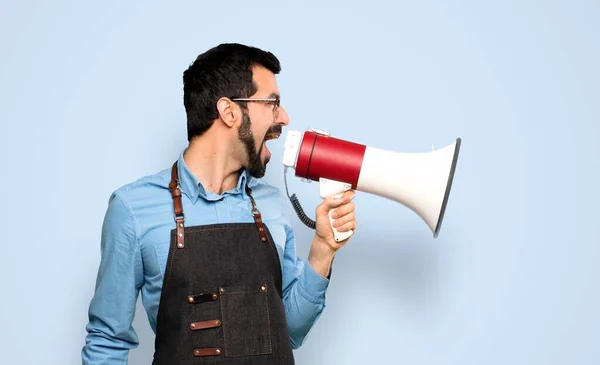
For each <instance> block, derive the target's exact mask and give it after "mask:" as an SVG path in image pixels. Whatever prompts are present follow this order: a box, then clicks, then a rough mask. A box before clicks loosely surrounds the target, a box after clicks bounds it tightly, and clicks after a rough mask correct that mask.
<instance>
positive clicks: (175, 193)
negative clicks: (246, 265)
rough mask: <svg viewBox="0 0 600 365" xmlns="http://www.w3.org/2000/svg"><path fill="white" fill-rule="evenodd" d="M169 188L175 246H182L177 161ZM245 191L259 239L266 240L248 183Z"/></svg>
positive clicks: (181, 204) (182, 227)
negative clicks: (174, 230) (175, 235)
mask: <svg viewBox="0 0 600 365" xmlns="http://www.w3.org/2000/svg"><path fill="white" fill-rule="evenodd" d="M169 190H170V191H171V196H172V197H173V207H174V208H175V223H176V224H177V232H176V234H177V248H184V247H185V244H184V240H183V239H184V236H185V235H184V234H183V229H184V224H183V222H184V221H185V214H184V213H183V203H182V202H181V185H179V174H178V170H177V161H175V163H174V164H173V167H172V168H171V182H169ZM246 193H247V194H248V196H249V197H250V201H251V202H252V217H253V218H254V223H256V228H257V229H258V234H259V236H260V239H261V240H262V241H263V242H266V241H267V232H266V231H265V227H264V225H263V222H262V216H261V214H260V211H259V210H258V208H257V207H256V202H255V201H254V197H252V189H250V187H249V186H248V185H246Z"/></svg>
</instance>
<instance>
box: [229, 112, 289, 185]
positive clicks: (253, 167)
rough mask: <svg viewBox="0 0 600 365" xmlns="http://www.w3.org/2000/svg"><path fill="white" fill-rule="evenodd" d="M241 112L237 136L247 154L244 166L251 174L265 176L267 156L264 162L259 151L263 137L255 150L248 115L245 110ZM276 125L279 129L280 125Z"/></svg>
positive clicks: (263, 142)
mask: <svg viewBox="0 0 600 365" xmlns="http://www.w3.org/2000/svg"><path fill="white" fill-rule="evenodd" d="M242 113H243V118H242V125H241V126H240V129H239V130H238V138H239V139H240V141H241V142H242V143H243V144H244V147H245V149H246V155H247V156H248V166H246V168H247V169H248V172H249V173H250V175H251V176H253V177H256V178H261V177H263V176H265V172H266V171H267V163H269V158H267V159H266V160H265V162H264V163H263V162H262V161H261V160H260V153H261V151H262V149H263V145H264V144H265V141H264V139H263V141H262V143H261V144H260V148H259V149H258V152H257V151H256V147H255V146H256V143H255V142H256V141H255V140H254V136H253V135H252V131H251V130H250V125H251V122H250V116H249V115H248V113H247V112H246V111H242ZM278 127H279V129H281V127H280V126H278ZM275 129H276V128H275ZM269 131H271V129H269Z"/></svg>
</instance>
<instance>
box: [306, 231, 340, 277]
mask: <svg viewBox="0 0 600 365" xmlns="http://www.w3.org/2000/svg"><path fill="white" fill-rule="evenodd" d="M334 257H335V252H334V251H332V250H330V249H327V248H326V245H325V244H323V242H322V241H321V240H320V239H319V238H318V237H315V238H314V240H313V243H312V245H311V248H310V253H309V254H308V262H309V263H310V265H311V266H312V268H313V269H314V271H315V272H317V273H318V274H319V275H321V276H323V277H325V278H329V276H330V273H331V265H332V263H333V259H334Z"/></svg>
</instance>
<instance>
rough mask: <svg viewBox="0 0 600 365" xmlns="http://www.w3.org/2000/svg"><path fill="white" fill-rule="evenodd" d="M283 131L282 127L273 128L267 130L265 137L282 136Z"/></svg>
mask: <svg viewBox="0 0 600 365" xmlns="http://www.w3.org/2000/svg"><path fill="white" fill-rule="evenodd" d="M281 129H282V128H281V126H280V125H275V126H272V127H271V128H269V130H267V133H265V137H266V136H268V135H269V134H281Z"/></svg>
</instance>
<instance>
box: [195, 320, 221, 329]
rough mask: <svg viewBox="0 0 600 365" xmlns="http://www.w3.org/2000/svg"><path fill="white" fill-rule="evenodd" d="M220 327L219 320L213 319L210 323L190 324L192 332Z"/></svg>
mask: <svg viewBox="0 0 600 365" xmlns="http://www.w3.org/2000/svg"><path fill="white" fill-rule="evenodd" d="M220 326H221V320H220V319H213V320H210V321H202V322H194V323H190V329H191V330H192V331H198V330H204V329H207V328H216V327H220Z"/></svg>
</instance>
